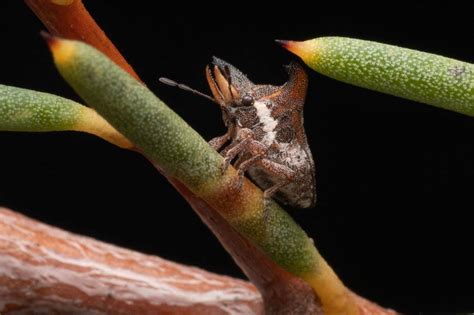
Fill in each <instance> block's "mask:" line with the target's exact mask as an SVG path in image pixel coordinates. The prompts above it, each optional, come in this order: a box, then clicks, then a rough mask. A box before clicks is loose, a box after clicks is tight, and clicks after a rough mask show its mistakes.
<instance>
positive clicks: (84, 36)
mask: <svg viewBox="0 0 474 315" xmlns="http://www.w3.org/2000/svg"><path fill="white" fill-rule="evenodd" d="M25 2H26V4H27V5H28V6H29V7H30V9H31V10H32V11H33V12H34V13H35V14H36V16H37V17H38V18H39V19H40V20H41V21H42V22H43V24H44V26H46V28H47V29H48V31H49V32H50V33H51V34H53V35H55V36H61V37H64V38H68V39H77V40H81V41H83V42H86V43H88V44H89V45H91V46H93V47H96V48H97V49H99V50H100V51H102V52H103V53H104V54H105V55H107V56H108V57H109V58H110V59H111V60H113V61H115V63H117V65H119V66H120V67H122V69H124V70H125V71H127V72H128V73H130V74H131V75H132V76H134V77H135V78H136V79H137V80H140V78H139V77H138V75H137V74H136V72H135V70H133V68H132V67H131V66H130V65H129V64H128V62H127V61H126V60H125V58H124V57H123V56H122V54H121V53H120V52H119V51H118V49H117V47H115V45H114V44H113V43H112V42H111V41H110V40H109V39H108V37H107V35H105V33H104V32H103V31H102V29H101V28H100V27H99V26H98V25H97V23H96V22H95V20H94V19H93V18H92V16H91V15H90V14H89V12H88V11H87V10H86V8H85V7H84V4H83V3H82V1H80V0H75V1H73V2H72V3H71V4H70V5H58V4H54V3H52V2H51V1H50V0H25Z"/></svg>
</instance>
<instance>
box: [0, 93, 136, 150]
mask: <svg viewBox="0 0 474 315" xmlns="http://www.w3.org/2000/svg"><path fill="white" fill-rule="evenodd" d="M0 130H4V131H34V132H47V131H65V130H71V131H82V132H87V133H90V134H94V135H96V136H99V137H101V138H103V139H105V140H106V141H109V142H111V143H113V144H115V145H117V146H120V147H123V148H131V147H132V144H131V143H130V141H128V140H127V139H125V138H124V137H123V136H122V135H121V134H120V133H119V132H117V131H116V130H115V129H114V128H113V127H112V126H111V125H110V124H109V123H108V122H107V121H105V120H104V119H103V118H102V117H101V116H99V115H98V114H97V113H96V112H95V111H94V110H93V109H91V108H89V107H86V106H83V105H81V104H78V103H76V102H74V101H71V100H68V99H66V98H63V97H59V96H56V95H52V94H48V93H43V92H37V91H32V90H27V89H22V88H17V87H12V86H7V85H1V84H0Z"/></svg>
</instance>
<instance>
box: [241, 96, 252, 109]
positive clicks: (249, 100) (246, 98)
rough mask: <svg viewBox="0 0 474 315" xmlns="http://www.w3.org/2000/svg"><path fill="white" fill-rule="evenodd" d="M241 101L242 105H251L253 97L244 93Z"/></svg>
mask: <svg viewBox="0 0 474 315" xmlns="http://www.w3.org/2000/svg"><path fill="white" fill-rule="evenodd" d="M241 103H242V106H252V105H253V97H252V96H250V95H248V94H245V95H244V96H243V97H242V100H241Z"/></svg>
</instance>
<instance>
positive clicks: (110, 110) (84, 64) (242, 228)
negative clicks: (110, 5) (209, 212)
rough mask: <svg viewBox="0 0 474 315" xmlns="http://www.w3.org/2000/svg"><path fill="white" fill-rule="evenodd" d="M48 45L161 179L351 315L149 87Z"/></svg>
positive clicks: (272, 213)
mask: <svg viewBox="0 0 474 315" xmlns="http://www.w3.org/2000/svg"><path fill="white" fill-rule="evenodd" d="M49 45H50V47H51V50H52V52H53V56H54V59H55V63H56V66H57V67H58V69H59V71H60V73H61V74H62V75H63V77H64V78H65V79H66V81H68V83H69V84H70V85H71V86H72V87H73V88H74V89H75V90H76V92H77V93H78V94H79V95H81V97H82V98H83V99H84V100H85V101H86V102H87V103H88V104H90V105H91V106H93V107H94V108H95V109H96V110H97V111H98V112H99V114H100V115H102V116H103V117H105V118H106V119H107V120H108V121H109V122H110V123H111V124H112V125H113V126H114V127H116V128H117V130H119V131H120V132H122V133H123V134H124V135H125V136H126V137H127V138H128V139H130V140H131V141H132V142H133V143H134V144H135V145H136V146H137V147H138V148H139V149H140V150H141V151H142V152H143V153H144V154H145V155H146V156H147V157H148V158H150V160H152V161H153V162H154V163H156V164H157V165H159V167H160V168H161V169H162V170H163V171H164V172H165V173H166V174H167V175H168V176H172V177H175V178H177V179H178V180H179V181H181V182H182V183H183V184H185V185H186V186H187V187H188V188H189V189H190V190H191V191H192V192H193V193H195V194H196V195H197V196H198V197H200V198H202V199H204V200H205V201H206V202H207V203H208V204H209V205H211V206H212V207H213V208H215V209H216V210H217V211H219V213H220V214H221V215H223V216H224V217H225V218H226V219H227V220H228V221H229V223H230V224H231V225H232V226H233V227H234V228H236V229H237V230H238V231H239V232H240V233H241V234H242V235H244V236H245V237H247V238H248V239H250V240H251V241H252V242H253V243H254V244H256V245H257V246H258V247H259V248H260V249H261V250H262V251H263V252H265V253H266V254H267V255H268V256H269V257H270V258H271V259H272V260H274V261H275V262H276V263H277V264H278V265H280V266H281V267H283V268H285V269H286V270H288V271H289V272H291V273H293V274H295V275H297V276H300V277H301V278H303V279H305V280H306V281H308V282H309V283H310V285H312V286H313V288H314V289H315V291H316V293H317V295H318V296H319V297H320V299H321V301H322V304H323V307H324V308H325V310H327V314H335V313H337V312H339V311H341V309H349V310H350V311H348V312H347V313H353V314H356V313H357V311H355V306H354V305H353V303H352V300H351V299H350V298H349V297H348V295H347V291H346V289H345V287H344V286H343V284H342V283H341V282H340V280H339V279H338V278H337V276H336V275H335V274H334V272H333V271H332V270H331V268H330V267H329V266H328V265H327V264H326V262H325V261H324V260H323V259H322V257H321V256H320V255H319V253H318V251H317V250H316V248H315V247H314V244H313V242H312V240H311V239H310V238H308V237H307V235H306V233H305V232H304V231H303V230H302V229H301V228H300V227H299V226H298V225H297V224H296V223H295V222H294V221H293V220H292V219H291V217H290V216H289V215H288V214H287V213H286V212H285V211H284V210H283V209H282V208H280V207H279V206H278V205H277V204H276V203H272V204H271V205H270V207H269V210H268V212H269V215H268V220H267V221H265V220H264V218H263V193H262V191H261V190H260V189H258V188H257V187H256V186H255V185H253V184H252V183H251V182H250V181H247V180H245V181H244V183H243V186H242V188H241V189H236V187H235V185H234V184H235V182H236V181H237V178H238V177H237V174H236V171H235V169H233V168H232V167H231V168H229V169H228V171H227V172H226V173H225V174H223V175H222V174H221V171H220V166H221V163H222V162H223V159H222V157H221V156H220V155H219V154H218V153H217V152H216V151H215V150H213V149H212V148H211V147H210V146H209V145H208V143H207V142H206V141H205V140H204V139H203V138H202V137H201V136H200V135H199V134H198V133H197V132H195V131H194V130H193V129H192V128H191V127H190V126H189V125H188V124H187V123H186V122H185V121H183V120H182V119H181V118H180V117H179V116H178V115H177V114H176V113H174V112H173V111H172V110H171V109H169V108H168V107H167V106H166V105H165V104H164V103H163V102H162V101H161V100H160V99H158V98H157V97H156V96H155V95H154V94H153V93H152V92H151V91H150V90H148V89H147V88H146V87H145V86H144V85H143V84H141V83H140V82H138V81H137V80H135V79H134V78H133V77H131V76H130V75H129V74H128V73H126V72H125V71H124V70H122V69H121V68H119V67H118V66H117V65H116V64H115V63H114V62H112V61H111V60H109V59H108V58H107V57H106V56H104V55H103V54H102V53H100V52H99V51H97V50H96V49H94V48H92V47H90V46H88V45H86V44H84V43H81V42H77V41H70V40H61V39H57V38H52V39H49ZM335 297H337V298H336V299H335Z"/></svg>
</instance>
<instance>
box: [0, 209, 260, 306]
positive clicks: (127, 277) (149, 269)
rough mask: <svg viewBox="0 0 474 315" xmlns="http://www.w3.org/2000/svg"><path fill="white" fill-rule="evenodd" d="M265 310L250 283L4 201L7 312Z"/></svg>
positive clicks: (2, 282) (1, 262) (1, 296)
mask: <svg viewBox="0 0 474 315" xmlns="http://www.w3.org/2000/svg"><path fill="white" fill-rule="evenodd" d="M20 311H21V314H24V313H27V314H31V313H34V314H38V313H46V314H55V313H60V314H71V313H73V314H82V313H87V314H206V315H210V314H262V313H263V303H262V298H261V296H260V294H259V293H258V291H257V289H256V288H255V287H254V286H253V285H251V284H250V283H248V282H246V281H242V280H238V279H233V278H230V277H226V276H220V275H215V274H212V273H209V272H206V271H204V270H201V269H198V268H194V267H189V266H184V265H180V264H177V263H173V262H169V261H166V260H164V259H161V258H159V257H156V256H149V255H144V254H141V253H137V252H134V251H131V250H127V249H123V248H119V247H117V246H113V245H110V244H105V243H103V242H99V241H97V240H94V239H91V238H88V237H83V236H79V235H74V234H72V233H68V232H65V231H63V230H60V229H58V228H54V227H51V226H48V225H45V224H43V223H40V222H37V221H35V220H32V219H29V218H27V217H25V216H23V215H20V214H18V213H15V212H12V211H10V210H7V209H1V208H0V313H1V314H9V313H15V312H20Z"/></svg>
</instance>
